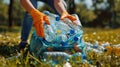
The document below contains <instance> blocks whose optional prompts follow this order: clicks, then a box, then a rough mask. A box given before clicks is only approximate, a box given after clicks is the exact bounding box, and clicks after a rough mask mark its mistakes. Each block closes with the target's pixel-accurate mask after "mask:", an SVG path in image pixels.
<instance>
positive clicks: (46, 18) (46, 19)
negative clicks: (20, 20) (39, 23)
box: [43, 16, 50, 25]
mask: <svg viewBox="0 0 120 67" xmlns="http://www.w3.org/2000/svg"><path fill="white" fill-rule="evenodd" d="M43 20H44V21H45V23H46V24H49V25H50V22H49V19H48V17H47V16H44V17H43Z"/></svg>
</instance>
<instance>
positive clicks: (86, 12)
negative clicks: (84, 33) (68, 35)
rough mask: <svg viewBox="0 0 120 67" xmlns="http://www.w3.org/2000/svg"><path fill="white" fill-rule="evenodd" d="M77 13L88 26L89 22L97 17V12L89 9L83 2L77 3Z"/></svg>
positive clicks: (84, 24)
mask: <svg viewBox="0 0 120 67" xmlns="http://www.w3.org/2000/svg"><path fill="white" fill-rule="evenodd" d="M76 13H77V14H78V15H79V18H80V20H81V23H82V24H83V26H87V25H88V24H89V23H88V22H91V21H93V20H94V19H96V17H97V16H96V15H95V13H94V12H93V11H92V10H90V9H88V8H87V7H86V5H85V4H84V3H83V2H80V3H79V4H76Z"/></svg>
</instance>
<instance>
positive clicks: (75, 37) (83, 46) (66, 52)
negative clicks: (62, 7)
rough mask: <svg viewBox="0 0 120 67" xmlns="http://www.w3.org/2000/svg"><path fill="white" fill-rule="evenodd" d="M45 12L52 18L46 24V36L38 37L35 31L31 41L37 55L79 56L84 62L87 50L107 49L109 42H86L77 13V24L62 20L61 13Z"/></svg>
mask: <svg viewBox="0 0 120 67" xmlns="http://www.w3.org/2000/svg"><path fill="white" fill-rule="evenodd" d="M44 13H45V14H46V15H47V16H48V17H49V20H50V25H47V24H44V28H45V29H44V33H45V38H40V37H38V36H37V35H36V32H35V31H34V33H33V34H32V37H31V41H30V50H31V52H32V53H34V55H35V56H36V57H39V58H49V57H50V58H54V59H55V58H57V57H61V58H62V59H63V60H67V61H68V60H69V59H70V58H71V57H78V56H79V57H81V61H82V62H83V61H85V60H86V51H87V52H89V51H90V50H93V51H95V52H98V53H102V52H104V51H106V49H105V46H107V45H109V44H108V43H105V44H103V45H102V46H99V45H98V44H97V42H96V44H94V45H93V44H90V43H86V42H84V40H83V38H82V37H83V30H82V25H81V22H80V20H79V19H78V16H77V15H76V14H73V16H75V17H76V18H77V20H76V22H77V24H73V23H72V21H71V20H69V19H67V18H66V19H65V20H60V17H59V15H56V14H53V13H50V12H48V11H44ZM52 60H53V59H52ZM44 61H46V60H44ZM59 61H61V60H60V59H59Z"/></svg>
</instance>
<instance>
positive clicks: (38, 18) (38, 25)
mask: <svg viewBox="0 0 120 67" xmlns="http://www.w3.org/2000/svg"><path fill="white" fill-rule="evenodd" d="M20 3H21V5H22V6H23V7H24V8H25V9H26V10H27V11H28V12H29V13H30V15H31V16H32V19H33V25H34V27H35V29H36V33H37V35H38V36H40V37H42V38H43V37H44V26H43V23H44V22H45V23H47V24H50V22H49V20H48V17H47V16H46V15H45V14H43V13H42V12H40V11H39V10H37V9H35V7H34V6H33V5H32V3H31V2H30V0H20Z"/></svg>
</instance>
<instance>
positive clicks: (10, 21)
mask: <svg viewBox="0 0 120 67" xmlns="http://www.w3.org/2000/svg"><path fill="white" fill-rule="evenodd" d="M13 4H14V0H10V4H9V9H8V15H9V18H8V26H9V27H12V25H13V22H14V21H13Z"/></svg>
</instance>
